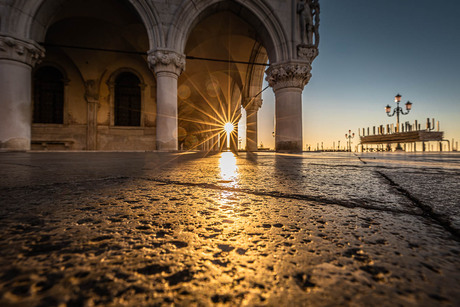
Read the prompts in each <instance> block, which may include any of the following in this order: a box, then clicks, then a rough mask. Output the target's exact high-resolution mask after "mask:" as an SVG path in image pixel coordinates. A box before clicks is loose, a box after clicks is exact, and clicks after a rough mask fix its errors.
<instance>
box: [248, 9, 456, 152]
mask: <svg viewBox="0 0 460 307" xmlns="http://www.w3.org/2000/svg"><path fill="white" fill-rule="evenodd" d="M320 5H321V13H320V18H321V20H320V45H319V55H318V57H317V58H316V59H315V61H314V62H313V65H312V78H311V80H310V82H309V83H308V84H307V85H306V86H305V89H304V91H303V94H302V115H303V147H304V148H305V146H307V145H310V146H311V147H312V148H316V146H317V144H318V143H319V144H321V142H323V146H324V148H331V147H332V146H333V144H334V143H335V146H337V144H338V141H340V144H341V146H342V147H343V146H345V142H346V139H345V133H348V130H352V132H354V133H355V134H356V135H355V138H354V139H353V140H352V142H353V145H356V144H358V142H359V137H358V129H359V128H367V127H371V129H372V126H379V125H386V124H392V123H395V122H396V117H388V116H387V115H386V113H385V110H384V108H385V106H386V105H387V104H389V105H390V106H392V107H395V106H396V104H395V103H394V96H395V95H396V94H398V93H399V94H401V95H402V99H401V102H402V104H401V105H402V106H403V107H404V103H405V102H406V101H407V100H410V101H411V102H412V103H413V105H412V111H411V112H410V113H409V114H408V115H405V116H402V117H401V119H400V121H401V122H405V121H410V122H413V121H414V120H418V122H419V123H422V126H424V125H425V123H426V118H428V117H429V118H435V120H436V121H437V120H439V121H440V127H441V130H442V131H444V132H445V134H444V138H445V139H448V140H450V141H452V139H454V141H455V142H459V143H460V18H459V15H460V1H459V0H438V1H433V0H430V1H428V0H372V1H369V0H350V1H344V0H320ZM265 86H266V83H265V84H264V87H265ZM262 98H263V105H262V108H261V109H260V110H259V114H258V120H259V124H258V139H259V145H260V143H261V142H262V143H263V145H264V147H269V148H274V143H275V142H274V137H273V136H272V132H273V124H274V100H275V98H274V93H273V91H272V89H271V88H269V89H267V90H266V91H265V92H264V93H263V95H262ZM240 126H241V124H240ZM240 136H241V135H240ZM320 146H321V145H320Z"/></svg>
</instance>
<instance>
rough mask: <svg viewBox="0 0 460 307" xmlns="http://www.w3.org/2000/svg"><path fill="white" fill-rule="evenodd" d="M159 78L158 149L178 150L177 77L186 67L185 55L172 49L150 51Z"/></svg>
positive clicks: (149, 59)
mask: <svg viewBox="0 0 460 307" xmlns="http://www.w3.org/2000/svg"><path fill="white" fill-rule="evenodd" d="M148 61H149V65H150V68H151V69H153V71H154V72H155V76H156V78H157V127H156V132H157V136H156V137H157V139H156V142H157V150H166V151H169V150H178V143H177V125H178V122H177V79H178V78H179V76H180V74H181V73H182V71H183V70H184V69H185V56H184V55H182V54H179V53H177V52H175V51H171V50H155V51H152V52H150V53H149V56H148Z"/></svg>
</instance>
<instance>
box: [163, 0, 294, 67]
mask: <svg viewBox="0 0 460 307" xmlns="http://www.w3.org/2000/svg"><path fill="white" fill-rule="evenodd" d="M222 10H230V11H232V12H234V13H235V14H236V15H238V16H240V17H242V19H244V20H246V21H247V22H248V23H250V24H251V26H252V27H254V29H255V30H256V31H257V32H258V34H259V35H260V38H261V40H262V43H263V44H264V46H265V48H266V49H267V52H268V57H269V59H270V62H271V63H276V62H282V61H284V60H287V59H289V55H290V52H289V48H290V47H289V41H288V38H287V37H288V36H287V34H286V33H285V31H284V30H283V27H282V25H281V23H280V21H279V20H278V17H277V16H276V14H274V12H273V9H272V8H270V7H269V6H268V5H267V4H265V2H264V1H262V0H253V1H242V0H236V1H229V0H209V1H201V2H198V3H196V2H194V1H184V2H182V5H181V7H180V8H179V9H178V13H177V14H176V16H175V19H174V20H173V22H172V26H171V27H170V30H169V32H168V35H167V39H166V46H167V47H168V48H170V49H173V50H177V51H179V52H181V53H184V50H185V46H186V44H187V40H188V37H189V34H190V33H191V31H192V29H193V28H194V26H195V25H196V24H198V23H199V22H200V21H201V20H203V19H205V18H206V17H208V16H210V15H212V14H213V13H215V12H218V11H222Z"/></svg>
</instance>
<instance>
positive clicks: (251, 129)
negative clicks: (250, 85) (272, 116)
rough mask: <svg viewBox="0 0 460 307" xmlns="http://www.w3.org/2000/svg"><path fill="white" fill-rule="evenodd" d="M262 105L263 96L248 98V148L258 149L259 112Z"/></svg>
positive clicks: (250, 149)
mask: <svg viewBox="0 0 460 307" xmlns="http://www.w3.org/2000/svg"><path fill="white" fill-rule="evenodd" d="M261 106H262V98H260V97H256V98H247V99H246V101H245V104H244V109H245V110H246V150H247V151H257V112H258V110H259V108H260V107H261Z"/></svg>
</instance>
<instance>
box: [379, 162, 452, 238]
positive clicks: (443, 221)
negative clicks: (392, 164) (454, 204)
mask: <svg viewBox="0 0 460 307" xmlns="http://www.w3.org/2000/svg"><path fill="white" fill-rule="evenodd" d="M375 172H376V173H377V174H379V175H380V176H381V177H382V178H384V179H385V180H386V181H387V182H388V183H389V184H390V186H392V187H393V188H394V189H396V190H397V191H398V192H399V193H400V194H401V195H403V196H405V197H406V198H408V199H409V200H410V201H411V202H412V204H413V205H414V206H415V207H417V208H419V209H420V210H422V216H424V217H426V218H429V219H431V220H433V221H435V222H436V223H437V224H438V225H440V226H441V227H443V228H444V229H445V230H446V231H448V232H449V233H450V234H451V235H452V236H453V238H454V239H455V240H456V241H460V230H458V229H456V228H454V227H452V225H451V223H450V222H449V220H448V219H447V218H446V216H444V215H442V214H439V213H436V212H434V211H433V208H432V207H430V206H428V205H426V204H424V203H423V202H422V201H420V200H419V199H418V198H417V197H415V196H414V195H412V194H411V193H410V192H409V191H408V190H406V189H404V188H403V187H401V186H400V185H399V184H397V183H396V182H394V181H393V180H392V179H391V178H390V177H388V176H387V175H385V174H384V173H382V172H380V171H375Z"/></svg>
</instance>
